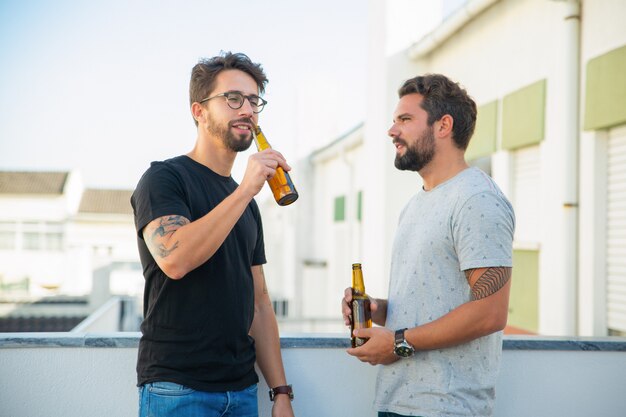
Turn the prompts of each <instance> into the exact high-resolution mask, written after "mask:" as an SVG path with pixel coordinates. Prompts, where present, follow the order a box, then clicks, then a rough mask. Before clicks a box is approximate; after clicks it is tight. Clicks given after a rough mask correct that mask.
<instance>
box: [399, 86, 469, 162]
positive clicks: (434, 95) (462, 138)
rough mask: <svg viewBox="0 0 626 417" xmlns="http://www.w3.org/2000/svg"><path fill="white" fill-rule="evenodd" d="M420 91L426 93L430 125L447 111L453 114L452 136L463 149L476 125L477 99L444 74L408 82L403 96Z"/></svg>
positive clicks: (425, 107) (425, 103)
mask: <svg viewBox="0 0 626 417" xmlns="http://www.w3.org/2000/svg"><path fill="white" fill-rule="evenodd" d="M413 93H417V94H420V95H422V96H423V97H424V99H423V101H422V105H421V106H422V108H423V109H424V110H425V111H426V113H428V125H429V126H432V125H433V123H435V121H437V120H439V119H441V118H442V117H443V116H444V115H446V114H449V115H450V116H452V119H453V121H454V122H453V125H452V138H453V139H454V143H455V144H456V146H457V147H458V148H459V149H463V150H465V149H467V145H468V143H469V141H470V138H471V137H472V134H473V133H474V127H475V126H476V103H475V102H474V100H472V98H471V97H470V96H469V95H468V94H467V91H465V90H464V89H463V88H462V87H461V86H460V85H459V84H458V83H455V82H453V81H451V80H450V79H449V78H448V77H446V76H445V75H441V74H426V75H424V76H418V77H415V78H411V79H410V80H407V81H405V82H404V84H403V85H402V87H400V89H399V90H398V95H399V96H400V97H403V96H406V95H407V94H413Z"/></svg>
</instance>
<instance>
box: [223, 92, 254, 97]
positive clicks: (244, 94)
mask: <svg viewBox="0 0 626 417" xmlns="http://www.w3.org/2000/svg"><path fill="white" fill-rule="evenodd" d="M228 93H239V94H241V95H242V96H245V97H261V96H259V95H257V94H246V93H244V92H243V91H239V90H228V91H225V92H224V93H222V94H228Z"/></svg>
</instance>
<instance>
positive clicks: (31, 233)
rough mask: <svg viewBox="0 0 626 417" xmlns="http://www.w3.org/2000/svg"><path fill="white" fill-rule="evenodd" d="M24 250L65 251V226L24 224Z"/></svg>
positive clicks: (36, 223)
mask: <svg viewBox="0 0 626 417" xmlns="http://www.w3.org/2000/svg"><path fill="white" fill-rule="evenodd" d="M22 231H23V234H22V248H23V249H26V250H49V251H60V250H62V249H63V224H62V223H48V222H45V223H41V222H24V223H23V224H22Z"/></svg>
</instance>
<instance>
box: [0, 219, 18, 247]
mask: <svg viewBox="0 0 626 417" xmlns="http://www.w3.org/2000/svg"><path fill="white" fill-rule="evenodd" d="M16 228H17V227H16V224H15V223H13V222H0V249H8V250H11V249H15V246H16V245H15V241H16V236H17V233H16Z"/></svg>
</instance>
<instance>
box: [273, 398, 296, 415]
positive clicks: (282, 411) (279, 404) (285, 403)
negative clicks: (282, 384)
mask: <svg viewBox="0 0 626 417" xmlns="http://www.w3.org/2000/svg"><path fill="white" fill-rule="evenodd" d="M272 417H294V414H293V409H292V408H291V400H290V399H289V396H288V395H285V394H278V395H277V396H276V397H274V405H273V406H272Z"/></svg>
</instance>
